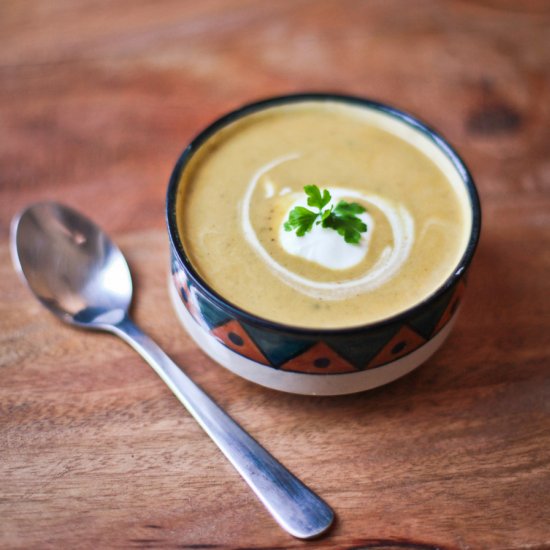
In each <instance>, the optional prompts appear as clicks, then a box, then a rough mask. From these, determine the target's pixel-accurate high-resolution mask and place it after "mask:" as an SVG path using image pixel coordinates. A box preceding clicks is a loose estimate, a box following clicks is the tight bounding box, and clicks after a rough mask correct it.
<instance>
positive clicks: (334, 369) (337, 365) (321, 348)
mask: <svg viewBox="0 0 550 550" xmlns="http://www.w3.org/2000/svg"><path fill="white" fill-rule="evenodd" d="M281 369H282V370H287V371H292V372H306V373H310V374H341V373H344V372H357V369H356V368H355V367H354V366H353V365H352V364H351V363H348V362H347V361H346V360H345V359H343V358H342V357H341V356H340V355H338V354H337V353H336V352H335V351H334V350H333V349H332V348H330V347H329V346H327V345H326V344H325V343H324V342H319V343H317V344H315V345H314V346H313V347H311V348H310V349H308V350H307V351H306V352H304V353H302V354H301V355H298V357H295V358H294V359H291V360H290V361H287V362H286V363H285V364H284V365H282V366H281Z"/></svg>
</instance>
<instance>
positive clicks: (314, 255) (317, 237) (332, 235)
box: [279, 188, 374, 270]
mask: <svg viewBox="0 0 550 550" xmlns="http://www.w3.org/2000/svg"><path fill="white" fill-rule="evenodd" d="M329 193H330V195H331V197H332V199H331V201H330V203H329V204H328V205H327V206H326V207H325V208H330V207H331V206H336V204H338V202H339V201H340V200H341V199H344V198H345V193H343V192H342V190H341V189H333V188H329ZM296 206H304V207H305V208H309V209H310V210H314V211H316V210H315V209H312V208H311V207H310V206H308V205H307V200H306V199H305V198H304V196H303V193H301V194H300V196H299V198H297V200H295V201H294V202H293V203H292V205H291V206H290V208H289V209H288V211H287V213H286V214H285V217H284V219H285V220H287V219H288V215H289V214H290V211H291V210H292V209H293V208H295V207H296ZM358 218H361V220H362V221H363V222H364V223H365V224H366V225H367V232H366V233H362V234H361V240H360V241H359V242H358V243H357V244H350V243H347V242H346V241H345V240H344V238H343V237H342V236H341V235H339V234H338V233H337V232H336V231H334V229H330V228H325V227H323V226H322V225H320V224H319V225H315V224H314V225H313V227H312V228H311V231H309V232H307V233H306V234H305V235H304V236H303V237H298V235H296V232H295V231H285V229H284V225H281V227H280V229H279V243H280V245H281V247H282V248H283V250H284V251H285V252H286V253H287V254H291V255H292V256H297V257H299V258H302V259H304V260H308V261H310V262H314V263H316V264H318V265H321V266H323V267H326V268H328V269H333V270H343V269H349V268H350V267H353V266H356V265H357V264H359V263H361V262H362V261H363V260H364V259H365V256H366V255H367V253H368V250H369V243H370V240H371V236H372V234H373V231H374V220H373V219H372V216H371V215H370V214H369V213H368V212H363V213H362V214H359V215H358Z"/></svg>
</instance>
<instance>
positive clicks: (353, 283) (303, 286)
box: [241, 153, 415, 300]
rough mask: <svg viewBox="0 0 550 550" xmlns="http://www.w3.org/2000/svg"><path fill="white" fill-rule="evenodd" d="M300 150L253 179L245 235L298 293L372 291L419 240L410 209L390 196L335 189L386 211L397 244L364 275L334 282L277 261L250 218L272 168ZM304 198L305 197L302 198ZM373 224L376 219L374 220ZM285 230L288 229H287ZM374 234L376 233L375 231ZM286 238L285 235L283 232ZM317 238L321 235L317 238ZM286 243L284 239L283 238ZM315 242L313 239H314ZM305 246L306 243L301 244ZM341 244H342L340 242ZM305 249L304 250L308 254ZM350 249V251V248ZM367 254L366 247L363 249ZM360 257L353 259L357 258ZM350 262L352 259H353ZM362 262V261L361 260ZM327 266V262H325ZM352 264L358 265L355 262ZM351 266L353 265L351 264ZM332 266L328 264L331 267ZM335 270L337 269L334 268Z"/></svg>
mask: <svg viewBox="0 0 550 550" xmlns="http://www.w3.org/2000/svg"><path fill="white" fill-rule="evenodd" d="M300 156H301V155H300V154H299V153H291V154H289V155H285V156H282V157H279V158H276V159H274V160H273V161H271V162H269V163H267V164H265V165H264V166H262V167H260V168H259V169H258V170H257V171H256V172H255V173H254V174H253V175H252V178H251V179H250V182H249V184H248V187H247V189H246V192H245V195H244V197H243V201H242V209H241V224H242V229H243V234H244V236H245V239H246V241H247V242H248V244H249V245H250V246H251V247H252V248H253V249H254V250H255V252H256V253H257V254H258V255H259V256H260V258H261V259H262V260H263V261H264V262H265V264H266V265H267V267H268V268H269V269H270V270H271V271H272V272H273V273H274V274H275V275H276V276H277V277H279V279H281V280H282V281H283V282H284V283H285V284H288V285H289V286H291V287H292V288H294V289H295V290H297V291H298V292H302V293H303V294H306V295H308V296H312V297H314V298H319V299H323V300H344V299H346V298H350V297H352V296H355V295H357V294H359V293H362V292H368V291H370V290H374V289H375V288H378V287H379V286H381V285H383V284H385V283H387V282H388V281H389V280H390V279H391V278H392V277H393V276H394V275H395V274H396V273H398V271H399V270H400V269H401V267H402V265H403V264H404V263H405V261H406V260H407V258H408V257H409V254H410V251H411V248H412V245H413V242H414V239H415V227H414V220H413V218H412V216H411V215H410V213H409V212H408V210H407V209H406V208H405V207H404V206H403V205H400V204H394V203H392V202H390V201H387V200H386V199H384V198H382V197H380V196H378V195H371V194H365V193H361V192H358V191H356V190H354V189H343V188H338V189H333V190H332V192H334V195H333V199H334V200H339V198H340V197H346V198H347V199H359V200H360V201H361V202H362V203H363V204H366V205H367V210H368V205H369V204H372V205H374V206H375V207H376V208H378V209H379V210H380V211H381V212H382V214H383V215H384V216H385V217H386V219H387V221H388V223H389V225H390V227H391V231H392V237H393V246H386V247H385V248H384V249H383V250H382V253H381V254H380V257H379V258H378V259H377V260H376V261H375V262H374V265H372V267H371V268H370V269H369V270H368V271H367V272H366V273H363V274H361V275H360V276H358V277H356V278H353V279H340V280H336V281H334V282H319V281H314V280H311V279H308V278H307V277H302V276H301V275H298V274H296V273H294V272H293V271H291V270H289V269H287V268H286V267H284V266H283V265H281V264H280V263H279V262H277V261H276V260H274V259H273V258H272V256H271V255H270V254H269V253H268V251H267V250H266V249H265V247H264V246H263V245H262V243H261V242H260V240H259V239H258V236H257V234H256V231H255V230H254V227H253V226H252V222H251V220H250V203H251V200H252V195H253V193H254V190H255V189H256V186H257V185H258V182H259V181H260V179H261V178H262V177H263V176H265V175H267V174H268V173H269V172H270V171H271V170H273V169H274V168H276V167H277V166H279V165H281V164H283V163H286V162H292V161H295V160H297V159H298V158H300ZM302 200H303V199H302ZM370 223H372V220H370ZM367 225H368V223H367ZM283 231H284V229H283ZM332 233H333V234H334V235H335V236H336V237H337V238H338V239H340V241H341V242H343V243H344V245H346V247H351V246H355V245H350V244H348V243H346V242H345V241H344V240H343V239H342V237H341V236H340V235H338V234H337V233H336V232H335V231H332ZM367 234H368V231H367ZM321 235H322V237H323V246H324V245H325V240H324V238H325V236H326V235H325V233H322V234H319V235H318V237H320V236H321ZM371 235H372V233H371ZM281 237H282V235H281ZM304 238H306V237H305V236H304V237H297V239H304ZM315 238H317V237H315ZM369 240H370V237H369V238H368V239H366V241H365V245H364V246H365V251H364V253H365V254H367V253H368V243H369ZM281 243H282V241H281ZM311 244H312V245H313V241H312V242H311ZM299 246H302V245H299ZM338 246H340V245H338ZM304 250H305V249H303V251H302V253H303V254H306V252H305V251H304ZM346 250H348V251H349V248H347V249H346ZM360 250H361V252H358V254H359V253H363V252H362V249H360ZM308 254H311V257H315V258H317V260H316V261H317V263H320V264H321V261H325V262H329V261H331V260H328V259H327V257H326V256H325V253H324V252H323V253H322V252H320V251H317V252H315V253H313V252H312V251H311V250H310V252H308ZM355 260H356V258H354V259H353V261H355ZM344 261H347V260H343V259H342V260H338V265H339V266H341V265H344ZM349 261H350V262H351V261H352V260H349ZM359 261H361V260H360V259H359ZM321 265H323V264H321ZM331 265H336V262H334V263H331ZM351 265H355V263H354V264H351ZM351 265H350V267H351ZM327 267H328V266H327ZM331 269H334V268H331ZM337 269H345V268H344V267H338V268H337Z"/></svg>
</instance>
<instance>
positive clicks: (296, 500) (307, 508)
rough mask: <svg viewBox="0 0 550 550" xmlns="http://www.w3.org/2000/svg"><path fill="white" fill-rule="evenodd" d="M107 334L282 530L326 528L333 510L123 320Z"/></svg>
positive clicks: (304, 532)
mask: <svg viewBox="0 0 550 550" xmlns="http://www.w3.org/2000/svg"><path fill="white" fill-rule="evenodd" d="M109 330H110V331H111V332H113V333H114V334H116V335H117V336H120V337H121V338H122V339H123V340H125V341H126V342H127V343H128V344H130V345H131V346H132V347H133V348H134V349H135V350H136V351H137V352H138V353H140V354H141V356H142V357H143V358H144V359H145V360H146V361H147V362H148V363H149V364H150V365H151V367H153V369H154V370H155V371H156V373H157V374H158V375H159V376H160V377H161V378H162V379H163V380H164V382H166V384H167V385H168V387H169V388H170V389H171V390H172V391H173V392H174V394H175V395H176V397H177V398H178V399H179V400H180V401H181V403H182V404H183V406H184V407H185V408H186V409H187V410H188V411H189V412H190V413H191V414H192V415H193V417H194V418H195V420H196V421H197V422H198V423H199V424H200V425H201V426H202V428H203V429H204V430H205V432H206V433H207V434H208V435H209V436H210V437H211V438H212V440H213V441H214V443H216V445H217V446H218V447H219V448H220V449H221V451H222V452H223V454H224V455H225V456H226V457H227V458H228V459H229V461H230V462H231V463H232V464H233V466H234V467H235V468H236V469H237V471H238V472H239V473H240V474H241V476H242V477H243V478H244V480H245V481H246V482H247V483H248V485H250V487H251V488H252V490H253V491H254V492H255V493H256V496H257V497H258V498H259V499H260V500H261V501H262V502H263V504H264V506H265V507H266V508H267V510H268V511H269V512H270V514H271V515H272V516H273V517H274V518H275V520H276V521H277V522H278V523H279V525H280V526H281V527H282V528H283V529H285V530H286V531H287V532H288V533H290V534H291V535H293V536H295V537H297V538H301V539H308V538H312V537H315V536H317V535H320V534H321V533H323V532H324V531H326V530H327V529H328V528H329V527H330V525H331V523H332V521H333V519H334V513H333V511H332V509H331V508H330V507H329V506H328V505H327V504H326V503H325V502H324V501H323V500H322V499H321V498H320V497H318V496H317V495H316V494H315V493H314V492H313V491H311V489H309V488H308V487H306V486H305V485H304V484H303V483H302V482H301V481H300V480H299V479H298V478H296V477H295V476H294V475H293V474H292V473H290V472H289V471H288V470H287V469H286V468H285V467H284V466H283V465H282V464H281V463H280V462H279V461H278V460H276V459H275V458H274V457H273V456H272V455H271V454H269V453H268V452H267V451H266V450H265V449H264V448H263V447H262V446H261V445H260V444H259V443H258V442H257V441H256V440H255V439H253V438H252V437H251V436H250V435H249V434H248V433H247V432H245V431H244V430H243V428H241V427H240V426H239V425H238V424H237V423H236V422H235V421H234V420H233V419H232V418H231V417H230V416H229V415H228V414H227V413H226V412H224V411H223V410H222V409H221V408H220V407H219V406H218V405H217V404H216V403H215V402H214V401H213V400H212V399H211V398H210V397H209V396H208V395H207V394H206V393H205V392H204V391H203V390H201V389H200V388H199V387H198V386H197V385H196V384H195V383H194V382H192V381H191V379H190V378H189V377H188V376H187V375H185V374H184V373H183V372H182V371H181V370H180V369H179V367H178V366H177V365H176V364H175V363H174V362H173V361H172V360H171V359H170V358H169V357H168V355H166V353H164V351H162V349H161V348H160V347H159V346H158V345H157V344H156V343H155V342H154V341H153V340H151V338H149V337H148V336H147V335H146V334H145V333H143V332H142V331H141V330H140V329H139V328H138V327H137V326H136V325H135V324H134V323H133V322H132V321H131V320H130V319H129V318H128V317H127V316H126V317H125V318H124V319H123V320H122V321H121V322H119V323H116V324H114V325H111V326H110V327H109Z"/></svg>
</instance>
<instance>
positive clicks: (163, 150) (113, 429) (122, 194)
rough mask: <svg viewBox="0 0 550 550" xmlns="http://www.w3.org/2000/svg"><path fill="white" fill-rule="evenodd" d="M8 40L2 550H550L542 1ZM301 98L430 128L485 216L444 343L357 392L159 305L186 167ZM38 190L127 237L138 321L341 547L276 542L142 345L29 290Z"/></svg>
mask: <svg viewBox="0 0 550 550" xmlns="http://www.w3.org/2000/svg"><path fill="white" fill-rule="evenodd" d="M0 36H2V48H0V547H3V548H108V547H113V548H132V547H143V548H152V547H167V548H302V547H310V548H377V549H382V548H383V549H390V548H391V549H395V548H414V549H435V548H442V549H451V548H461V549H475V548H498V549H505V548H506V549H512V548H517V549H519V548H530V549H534V548H537V549H542V548H550V524H549V521H548V518H549V517H550V499H549V494H550V459H549V449H550V338H549V336H548V334H549V329H550V275H549V274H550V160H549V159H550V155H549V152H550V151H549V145H548V144H549V143H550V6H549V4H548V2H546V1H545V0H539V1H536V0H532V1H523V2H513V1H511V0H506V1H500V2H499V1H498V0H478V1H476V0H464V1H460V2H436V1H428V0H411V1H407V2H405V1H401V2H400V1H398V0H378V1H376V0H373V1H369V2H360V1H352V0H345V1H336V0H334V1H324V0H322V1H321V0H318V1H306V0H295V1H291V0H288V1H286V0H285V1H279V2H253V1H252V0H237V1H232V2H223V1H222V0H201V1H200V2H179V1H175V0H169V1H163V2H153V1H145V0H143V1H132V2H130V1H127V0H121V1H117V2H110V1H107V0H97V1H95V0H94V1H92V0H83V1H80V2H73V1H69V0H57V1H56V2H38V1H36V0H33V1H29V0H18V1H17V2H3V3H1V4H0ZM303 90H321V91H323V90H326V91H329V90H330V91H340V92H346V93H351V94H358V95H364V96H369V97H373V98H377V99H380V100H383V101H386V102H388V103H392V104H394V105H396V106H398V107H401V108H403V109H406V110H409V111H411V112H413V113H415V114H417V115H418V116H420V117H421V118H422V119H424V120H426V121H427V122H428V123H430V124H431V125H433V126H435V127H436V128H438V129H440V131H441V132H442V133H443V134H444V135H445V136H446V137H448V138H449V139H450V141H451V142H452V143H453V144H455V145H456V146H457V148H458V150H459V151H460V152H461V154H462V156H463V157H464V159H465V160H466V162H467V163H468V164H469V166H470V168H471V169H472V172H473V174H474V176H475V178H476V181H477V183H478V186H479V190H480V193H481V198H482V203H483V208H484V226H483V232H482V240H481V243H480V247H479V250H478V254H477V257H476V260H475V263H474V266H473V269H472V271H471V275H470V280H469V288H468V293H467V296H466V300H465V306H464V308H463V312H462V315H461V317H460V319H459V321H458V323H457V325H456V328H455V330H454V332H453V334H452V336H451V338H450V339H449V340H448V342H447V343H446V344H445V346H444V347H443V348H442V349H441V350H440V351H439V352H438V353H437V354H436V356H435V357H434V358H433V359H431V360H430V361H428V363H427V364H426V365H424V366H423V367H422V368H420V369H419V370H417V371H416V372H414V373H413V374H411V375H409V376H407V377H406V378H404V379H402V380H400V381H397V382H395V383H393V384H391V385H390V386H388V387H385V388H381V389H377V390H374V391H370V392H367V393H363V394H360V395H354V396H350V397H341V398H308V397H300V396H293V395H285V394H281V393H276V392H274V391H270V390H267V389H263V388H261V387H258V386H255V385H253V384H251V383H248V382H246V381H244V380H241V379H239V378H237V377H235V376H234V375H232V374H231V373H229V372H227V371H225V370H224V369H223V368H221V367H219V366H217V365H215V364H214V363H213V362H212V361H210V360H209V359H208V358H206V356H205V355H203V354H202V353H201V352H200V351H198V350H197V349H196V348H195V346H194V345H193V344H192V343H191V341H190V340H189V338H188V337H187V336H186V334H185V333H184V331H183V330H182V329H181V328H180V327H179V326H178V324H177V321H176V318H175V315H174V313H173V312H172V310H171V307H170V304H169V300H168V296H167V291H166V278H167V261H168V252H167V235H166V233H165V230H164V214H163V208H164V194H165V188H166V182H167V180H168V176H169V174H170V171H171V169H172V166H173V163H174V161H175V159H176V157H177V155H178V154H179V152H180V151H181V150H182V148H183V147H184V146H185V145H186V143H187V142H188V140H189V139H190V138H191V137H192V136H193V135H194V134H195V133H197V132H198V131H199V130H200V129H201V128H202V127H203V126H204V125H205V124H207V123H208V122H210V121H211V120H212V119H213V118H214V117H216V116H218V115H220V114H222V113H224V112H225V111H227V110H229V109H232V108H235V107H237V106H238V105H240V104H242V103H244V102H247V101H250V100H253V99H257V98H260V97H265V96H269V95H275V94H281V93H289V92H295V91H303ZM46 198H48V199H57V200H61V201H63V202H65V203H67V204H69V205H71V206H74V207H76V208H78V209H80V210H82V211H84V212H85V213H86V214H88V215H89V216H90V217H92V218H93V219H94V220H95V221H96V222H98V223H99V224H101V225H102V226H103V227H104V228H105V229H106V230H108V231H109V232H110V233H111V234H112V235H113V236H114V237H115V238H116V240H117V242H118V243H119V244H120V245H121V247H122V249H123V250H124V252H125V253H126V254H127V256H128V258H129V261H130V263H131V267H132V270H133V275H134V280H135V283H136V290H137V292H136V300H135V308H134V313H135V318H136V320H137V321H138V322H139V323H140V324H141V325H142V326H143V328H144V329H145V330H146V331H148V332H149V333H150V334H151V335H152V336H153V337H154V338H155V339H157V340H158V342H159V343H160V344H161V345H162V346H163V347H164V348H165V349H166V350H167V351H168V352H169V354H171V355H172V357H173V358H174V359H175V360H176V361H177V362H179V363H180V364H181V365H182V366H184V367H185V369H186V370H187V371H188V373H189V374H190V375H191V376H192V377H193V378H194V379H195V380H196V381H197V382H198V383H200V384H201V385H202V386H203V387H204V388H205V389H206V390H207V391H208V392H209V393H210V394H211V395H212V396H213V397H214V398H215V399H216V400H218V402H219V403H220V404H221V405H222V406H224V407H225V408H226V409H227V410H228V411H229V413H230V414H231V415H233V416H234V417H235V418H236V419H237V420H238V421H239V422H241V423H242V425H243V426H244V427H245V428H246V429H248V430H249V431H250V432H251V433H252V434H253V435H254V436H256V437H257V438H258V439H259V440H260V441H261V442H262V443H263V444H264V445H265V446H266V447H267V448H268V449H269V450H270V451H271V452H273V453H274V454H275V455H276V456H277V457H278V458H279V459H280V460H281V461H282V462H284V464H286V465H287V466H288V467H289V468H290V469H291V470H292V471H294V472H295V473H296V474H297V475H298V476H299V477H301V478H302V479H303V480H304V481H305V482H306V483H308V484H309V485H310V486H311V487H312V488H314V489H315V490H316V491H318V492H319V494H321V495H322V496H323V497H325V498H326V500H327V501H328V502H329V503H330V504H331V505H332V506H333V507H334V508H335V510H336V511H337V514H338V520H337V523H336V525H335V527H334V529H332V531H331V532H330V533H329V534H328V535H327V536H326V537H324V538H322V539H320V540H318V541H315V542H310V543H305V542H300V541H297V540H294V539H292V538H290V537H289V536H287V535H286V534H285V533H283V532H282V531H281V530H280V529H279V528H278V527H277V526H276V525H275V524H274V523H273V521H272V520H271V518H270V517H269V516H268V515H267V513H266V512H265V511H264V510H263V509H262V507H261V506H260V505H259V503H258V502H257V501H256V499H255V497H254V496H253V495H252V494H251V493H250V491H249V490H248V488H247V487H246V486H245V484H244V483H243V482H242V481H241V479H240V478H239V476H238V474H236V473H235V472H234V471H233V469H232V468H231V466H229V465H228V463H227V462H226V461H225V459H223V458H222V456H221V455H220V453H219V452H218V451H217V449H216V448H215V447H214V445H213V444H212V443H211V442H210V441H209V440H208V438H207V437H206V436H205V435H204V434H203V433H202V431H201V430H200V428H199V427H198V426H197V425H196V424H195V423H194V421H192V420H191V419H190V417H189V415H188V414H187V413H186V412H185V411H184V410H183V409H182V407H181V406H180V405H179V403H178V402H177V401H176V399H175V398H174V397H173V396H172V395H171V393H170V392H169V390H168V389H167V388H166V387H165V386H164V384H163V383H162V382H161V381H160V380H159V379H158V378H157V377H156V375H155V374H154V373H153V372H152V370H151V369H150V368H149V367H147V366H146V365H145V364H144V363H143V361H142V360H141V359H140V358H139V357H138V356H137V355H136V354H135V353H134V352H133V351H131V350H130V348H128V347H127V346H125V344H123V343H122V342H119V341H118V340H116V339H115V338H113V337H110V336H104V335H99V334H88V333H84V332H79V331H75V330H74V329H71V328H69V327H66V326H63V325H62V324H61V323H59V322H57V321H56V320H55V319H54V318H53V317H51V316H50V315H48V314H47V313H46V312H45V311H44V310H43V309H42V308H41V306H39V305H38V304H37V303H36V302H35V301H34V299H33V298H31V296H30V294H29V292H28V291H27V290H26V289H25V288H24V287H23V286H22V285H21V284H20V282H19V281H18V280H17V277H16V275H15V273H14V272H13V269H12V267H11V262H10V259H9V254H8V246H7V242H8V232H9V223H10V219H11V217H12V216H13V215H14V213H15V212H16V211H17V210H18V209H20V208H21V207H23V206H24V205H26V204H27V203H29V202H31V201H36V200H40V199H46Z"/></svg>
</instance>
